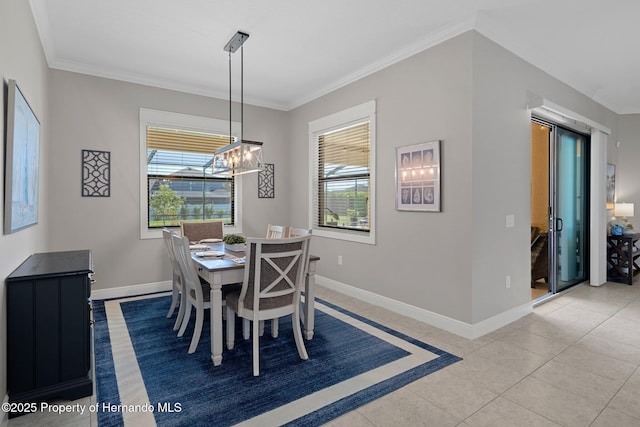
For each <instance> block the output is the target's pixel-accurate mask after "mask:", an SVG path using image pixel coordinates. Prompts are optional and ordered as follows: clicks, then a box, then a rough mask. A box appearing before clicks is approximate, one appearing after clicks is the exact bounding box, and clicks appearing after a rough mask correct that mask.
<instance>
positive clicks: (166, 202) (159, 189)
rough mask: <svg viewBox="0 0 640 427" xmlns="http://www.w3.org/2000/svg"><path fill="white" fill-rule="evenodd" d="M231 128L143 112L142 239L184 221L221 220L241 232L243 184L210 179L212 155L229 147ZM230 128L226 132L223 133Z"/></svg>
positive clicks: (193, 118)
mask: <svg viewBox="0 0 640 427" xmlns="http://www.w3.org/2000/svg"><path fill="white" fill-rule="evenodd" d="M228 126H229V122H225V121H222V120H215V119H208V118H204V117H196V116H188V115H183V114H176V113H166V112H161V111H154V110H145V109H141V110H140V175H141V177H140V205H141V218H140V224H141V238H153V237H161V234H160V229H162V228H163V227H175V226H179V225H180V223H181V222H182V221H203V220H222V221H223V222H224V224H225V232H240V230H239V227H237V226H236V225H237V224H239V219H238V218H239V211H240V206H239V204H238V203H236V201H237V200H238V197H237V195H238V187H239V186H240V183H239V180H236V179H235V178H229V177H224V178H222V177H217V176H214V175H213V174H212V161H213V153H214V151H215V150H217V149H218V148H220V147H223V146H224V145H227V144H229V142H230V140H229V135H228V134H229V128H228ZM225 127H226V131H225Z"/></svg>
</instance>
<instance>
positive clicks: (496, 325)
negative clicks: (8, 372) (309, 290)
mask: <svg viewBox="0 0 640 427" xmlns="http://www.w3.org/2000/svg"><path fill="white" fill-rule="evenodd" d="M316 283H318V284H319V285H321V286H324V287H327V288H329V289H332V290H334V291H336V292H340V293H342V294H345V295H349V296H351V297H353V298H356V299H359V300H361V301H364V302H367V303H369V304H373V305H377V306H379V307H382V308H385V309H387V310H391V311H393V312H395V313H398V314H402V315H404V316H407V317H410V318H412V319H415V320H418V321H420V322H424V323H427V324H429V325H431V326H435V327H436V328H440V329H443V330H445V331H447V332H451V333H453V334H456V335H459V336H461V337H463V338H468V339H471V340H472V339H476V338H479V337H481V336H483V335H486V334H488V333H489V332H492V331H495V330H496V329H500V328H501V327H503V326H506V325H508V324H509V323H511V322H514V321H516V320H518V319H520V318H521V317H524V316H526V315H527V314H529V313H531V312H532V311H533V303H531V302H527V303H525V304H522V305H520V306H518V307H514V308H512V309H510V310H507V311H505V312H504V313H500V314H497V315H495V316H492V317H490V318H488V319H485V320H482V321H480V322H478V323H474V324H471V323H466V322H462V321H460V320H457V319H453V318H451V317H447V316H443V315H441V314H438V313H434V312H432V311H429V310H425V309H424V308H420V307H416V306H414V305H411V304H407V303H404V302H401V301H397V300H394V299H391V298H388V297H385V296H382V295H378V294H374V293H373V292H369V291H365V290H363V289H359V288H356V287H353V286H350V285H347V284H345V283H342V282H338V281H336V280H333V279H329V278H327V277H323V276H316ZM170 290H171V281H165V282H155V283H144V284H140V285H131V286H120V287H114V288H108V289H97V290H95V291H92V292H91V297H92V298H93V299H95V300H101V299H110V298H121V297H129V296H135V295H143V294H150V293H154V292H165V291H170Z"/></svg>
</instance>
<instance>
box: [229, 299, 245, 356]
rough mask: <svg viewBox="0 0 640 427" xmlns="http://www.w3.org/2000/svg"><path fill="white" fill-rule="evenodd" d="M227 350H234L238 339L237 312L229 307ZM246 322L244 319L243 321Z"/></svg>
mask: <svg viewBox="0 0 640 427" xmlns="http://www.w3.org/2000/svg"><path fill="white" fill-rule="evenodd" d="M226 312H227V348H228V349H229V350H233V347H234V345H235V338H236V336H235V335H236V325H235V323H236V314H235V312H234V311H233V310H232V309H230V308H229V307H227V310H226ZM242 320H243V321H244V319H242Z"/></svg>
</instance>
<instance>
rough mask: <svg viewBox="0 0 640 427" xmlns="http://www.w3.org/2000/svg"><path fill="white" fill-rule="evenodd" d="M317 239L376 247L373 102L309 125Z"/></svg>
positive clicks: (312, 213) (314, 228) (311, 190)
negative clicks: (330, 238) (334, 239)
mask: <svg viewBox="0 0 640 427" xmlns="http://www.w3.org/2000/svg"><path fill="white" fill-rule="evenodd" d="M309 145H310V153H311V165H310V170H311V174H312V176H311V179H310V182H311V189H310V194H311V209H310V213H311V218H310V222H311V226H312V228H313V233H314V235H320V236H324V237H332V238H337V239H343V240H352V241H357V242H363V243H371V244H374V243H375V228H374V212H375V191H374V184H375V179H374V178H375V168H374V165H375V101H370V102H367V103H364V104H361V105H358V106H356V107H353V108H350V109H348V110H345V111H342V112H340V113H336V114H332V115H330V116H327V117H324V118H322V119H318V120H316V121H313V122H311V123H309Z"/></svg>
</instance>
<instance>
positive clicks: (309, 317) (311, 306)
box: [303, 261, 316, 340]
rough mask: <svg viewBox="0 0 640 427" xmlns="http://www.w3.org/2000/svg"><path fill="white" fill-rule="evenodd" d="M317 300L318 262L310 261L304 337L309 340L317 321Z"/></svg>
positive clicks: (306, 291) (305, 287) (305, 298)
mask: <svg viewBox="0 0 640 427" xmlns="http://www.w3.org/2000/svg"><path fill="white" fill-rule="evenodd" d="M315 301H316V263H315V262H313V261H312V262H310V263H309V270H308V272H307V277H305V284H304V322H303V323H304V337H305V338H306V339H308V340H310V339H312V338H313V328H314V322H315Z"/></svg>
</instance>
